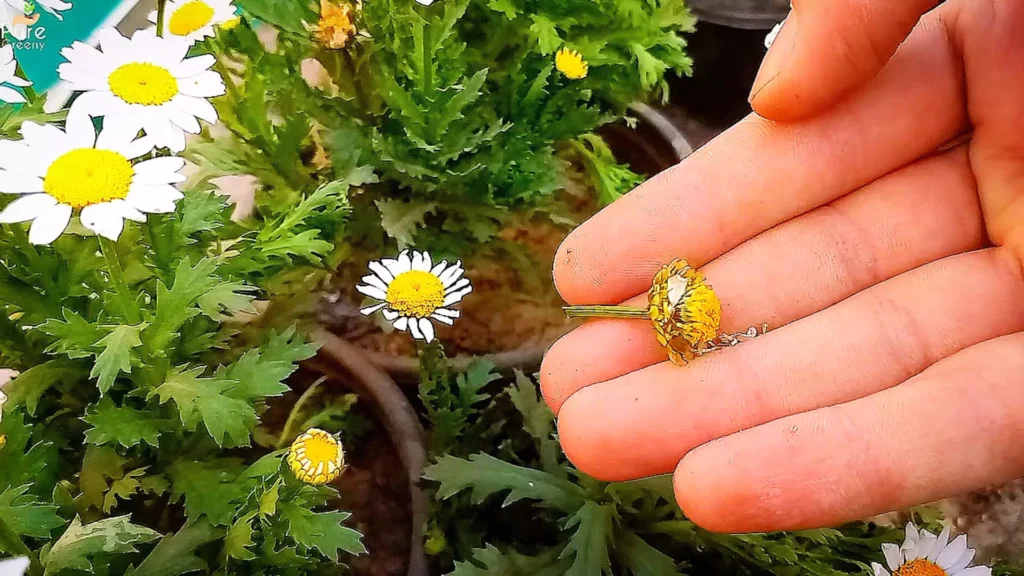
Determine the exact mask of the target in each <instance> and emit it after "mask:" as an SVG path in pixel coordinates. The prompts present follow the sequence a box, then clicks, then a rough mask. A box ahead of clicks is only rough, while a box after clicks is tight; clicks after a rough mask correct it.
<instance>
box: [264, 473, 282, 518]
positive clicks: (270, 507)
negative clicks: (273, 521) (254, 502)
mask: <svg viewBox="0 0 1024 576" xmlns="http://www.w3.org/2000/svg"><path fill="white" fill-rule="evenodd" d="M281 483H282V482H281V479H280V478H278V479H277V482H274V485H273V486H271V488H270V490H267V491H266V492H264V493H263V495H262V496H260V510H259V512H260V516H263V517H269V516H273V515H274V514H277V503H278V501H280V500H281Z"/></svg>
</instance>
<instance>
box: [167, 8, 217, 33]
mask: <svg viewBox="0 0 1024 576" xmlns="http://www.w3.org/2000/svg"><path fill="white" fill-rule="evenodd" d="M213 14H214V12H213V8H211V7H210V6H209V5H208V4H207V3H206V2H202V1H201V0H194V1H193V2H189V3H188V4H185V5H184V6H182V7H181V8H178V9H177V10H175V11H174V14H171V20H170V22H169V23H168V24H167V30H168V31H169V32H170V33H171V34H174V35H175V36H188V35H189V34H191V33H193V32H195V31H196V30H199V29H200V28H202V27H203V26H206V25H207V24H209V23H210V20H213Z"/></svg>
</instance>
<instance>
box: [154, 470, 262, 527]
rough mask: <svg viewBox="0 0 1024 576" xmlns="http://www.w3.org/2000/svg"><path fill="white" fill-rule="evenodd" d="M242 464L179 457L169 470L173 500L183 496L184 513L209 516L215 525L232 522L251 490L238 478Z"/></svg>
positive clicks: (191, 516) (227, 524)
mask: <svg viewBox="0 0 1024 576" xmlns="http://www.w3.org/2000/svg"><path fill="white" fill-rule="evenodd" d="M240 468H241V467H240V462H238V461H235V460H224V459H221V460H218V461H213V462H195V461H191V460H178V461H176V462H175V463H174V464H172V465H171V468H170V470H169V473H170V476H171V481H172V485H173V487H174V490H173V492H172V493H171V501H172V502H177V501H179V500H180V499H181V498H182V497H184V498H185V513H186V514H187V515H188V517H189V518H190V519H192V520H197V519H199V518H200V517H203V516H206V517H207V518H208V519H209V520H210V522H212V523H213V524H214V525H215V526H229V525H230V524H231V521H232V519H234V517H235V511H236V510H237V509H238V506H239V504H240V503H241V501H242V500H244V499H245V498H246V497H247V496H248V494H249V489H248V487H247V485H246V484H245V483H241V482H237V481H238V479H239V471H240Z"/></svg>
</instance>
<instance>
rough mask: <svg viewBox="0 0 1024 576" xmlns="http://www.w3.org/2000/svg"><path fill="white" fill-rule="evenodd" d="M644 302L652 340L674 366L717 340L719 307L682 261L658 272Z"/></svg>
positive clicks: (720, 309) (708, 291)
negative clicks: (658, 344) (651, 327)
mask: <svg viewBox="0 0 1024 576" xmlns="http://www.w3.org/2000/svg"><path fill="white" fill-rule="evenodd" d="M647 300H648V308H647V315H648V317H649V318H650V319H651V321H652V323H653V324H654V333H655V336H657V338H658V342H660V343H661V345H662V346H664V347H665V349H666V350H667V351H668V355H669V358H670V359H671V360H672V361H673V362H675V363H676V364H686V363H687V362H689V361H690V360H693V358H694V357H696V356H698V355H700V353H701V352H702V351H703V350H704V349H705V348H708V347H709V346H711V345H712V343H713V342H714V341H715V340H716V339H717V338H718V330H719V327H720V326H721V324H722V303H721V302H720V301H719V300H718V296H717V295H715V291H714V290H713V289H712V288H711V286H708V284H707V282H706V281H705V280H704V276H702V275H701V274H700V272H697V271H696V270H694V269H693V268H691V267H690V265H689V264H687V263H686V260H675V261H673V262H672V263H671V264H669V265H668V266H665V267H664V268H662V269H661V271H660V272H658V274H657V276H655V277H654V282H653V283H652V284H651V290H650V292H648V295H647Z"/></svg>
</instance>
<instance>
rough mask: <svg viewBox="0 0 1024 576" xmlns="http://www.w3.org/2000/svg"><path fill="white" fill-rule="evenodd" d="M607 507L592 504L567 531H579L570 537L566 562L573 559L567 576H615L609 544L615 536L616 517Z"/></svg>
mask: <svg viewBox="0 0 1024 576" xmlns="http://www.w3.org/2000/svg"><path fill="white" fill-rule="evenodd" d="M613 513H614V511H613V510H610V509H609V508H607V507H606V506H602V505H600V504H598V503H597V502H594V501H590V500H588V501H587V502H586V503H585V504H583V507H582V508H580V509H579V510H578V511H577V512H576V514H574V515H573V516H572V517H571V518H569V521H568V522H566V524H565V529H566V530H571V529H573V528H576V530H575V531H574V532H573V534H572V536H570V537H569V545H568V546H566V547H565V550H564V551H563V552H562V557H563V558H572V559H573V561H572V566H570V567H569V570H567V571H566V573H565V574H566V576H600V575H602V574H611V571H612V561H611V558H609V557H608V540H609V538H610V537H611V534H612V514H613Z"/></svg>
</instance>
